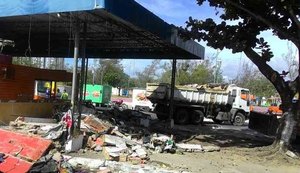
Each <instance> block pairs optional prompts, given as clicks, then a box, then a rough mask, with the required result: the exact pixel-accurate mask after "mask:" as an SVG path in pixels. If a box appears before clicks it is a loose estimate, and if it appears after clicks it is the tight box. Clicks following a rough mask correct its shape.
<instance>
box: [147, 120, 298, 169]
mask: <svg viewBox="0 0 300 173" xmlns="http://www.w3.org/2000/svg"><path fill="white" fill-rule="evenodd" d="M154 128H155V129H156V130H158V131H166V132H167V133H169V134H175V136H176V137H177V139H176V141H177V142H187V143H192V144H201V145H203V146H205V145H207V146H208V145H213V146H220V147H221V150H220V151H219V152H216V151H215V152H204V153H182V154H166V153H153V154H151V155H150V160H151V161H152V162H153V163H159V164H160V165H162V166H165V167H171V168H173V169H176V170H185V171H188V172H195V173H198V172H199V173H201V172H206V173H208V172H209V173H283V172H284V173H299V172H300V160H299V159H291V158H289V157H286V156H282V155H280V154H279V155H278V154H275V155H273V154H272V152H269V151H270V150H271V147H270V144H272V141H273V139H272V138H271V137H268V136H265V135H262V134H260V133H257V132H255V131H253V130H251V129H248V127H247V126H241V127H236V126H232V125H229V124H228V125H216V124H212V123H210V122H206V125H205V126H193V125H188V126H175V128H174V129H173V130H168V129H167V128H165V127H161V125H157V126H156V127H154Z"/></svg>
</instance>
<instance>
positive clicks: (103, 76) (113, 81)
mask: <svg viewBox="0 0 300 173" xmlns="http://www.w3.org/2000/svg"><path fill="white" fill-rule="evenodd" d="M94 63H95V64H96V69H95V74H94V75H95V76H94V79H95V84H103V85H105V84H106V85H111V86H113V87H127V85H128V80H129V76H128V75H127V74H125V73H124V70H123V67H122V65H121V60H120V59H101V60H99V61H95V62H94ZM92 79H93V74H92V70H89V75H88V81H89V82H91V83H92Z"/></svg>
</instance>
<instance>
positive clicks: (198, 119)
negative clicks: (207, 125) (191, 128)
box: [191, 110, 204, 125]
mask: <svg viewBox="0 0 300 173" xmlns="http://www.w3.org/2000/svg"><path fill="white" fill-rule="evenodd" d="M203 120H204V113H203V112H202V111H201V110H193V111H192V114H191V123H192V124H195V125H197V124H202V123H203Z"/></svg>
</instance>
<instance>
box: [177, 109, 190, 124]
mask: <svg viewBox="0 0 300 173" xmlns="http://www.w3.org/2000/svg"><path fill="white" fill-rule="evenodd" d="M174 120H175V123H176V124H187V123H188V122H189V112H188V111H187V110H186V109H179V110H177V111H176V113H175V117H174Z"/></svg>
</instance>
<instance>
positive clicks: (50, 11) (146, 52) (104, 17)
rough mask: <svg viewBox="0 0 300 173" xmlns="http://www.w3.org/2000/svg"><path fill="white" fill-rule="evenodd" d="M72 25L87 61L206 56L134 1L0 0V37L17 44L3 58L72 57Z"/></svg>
mask: <svg viewBox="0 0 300 173" xmlns="http://www.w3.org/2000/svg"><path fill="white" fill-rule="evenodd" d="M75 23H78V24H79V26H80V35H81V36H80V39H81V41H82V40H84V38H85V39H86V56H87V57H91V58H123V59H124V58H130V59H131V58H141V59H145V58H151V59H171V58H177V59H203V58H204V47H202V46H201V45H199V44H198V43H196V42H194V41H191V40H189V41H186V42H183V40H182V39H181V38H179V37H178V36H177V30H176V27H174V26H172V25H169V24H168V23H166V22H164V21H163V20H162V19H160V18H159V17H157V16H156V15H154V14H153V13H151V12H150V11H148V10H147V9H145V8H144V7H142V6H141V5H139V4H138V3H137V2H135V1H134V0H63V1H62V0H26V1H24V0H13V1H12V0H1V1H0V26H1V27H0V38H2V39H9V40H13V41H14V42H15V47H5V48H4V50H3V53H5V54H10V55H13V56H32V57H72V55H73V47H74V46H73V45H74V36H73V35H74V34H73V33H74V28H75V25H76V24H75ZM84 26H86V32H84V30H85V29H84V28H85V27H84Z"/></svg>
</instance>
